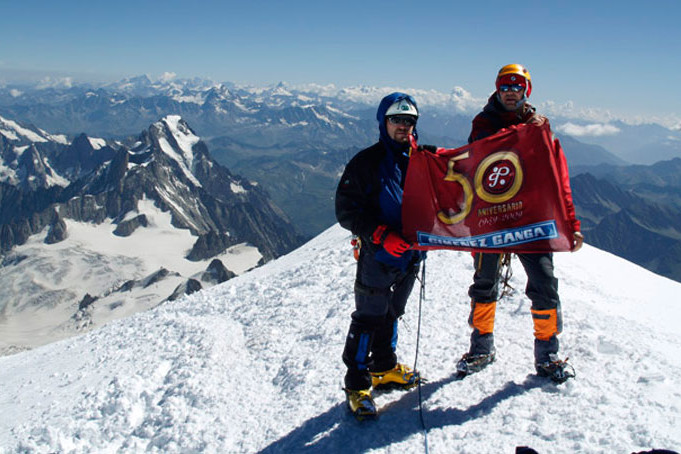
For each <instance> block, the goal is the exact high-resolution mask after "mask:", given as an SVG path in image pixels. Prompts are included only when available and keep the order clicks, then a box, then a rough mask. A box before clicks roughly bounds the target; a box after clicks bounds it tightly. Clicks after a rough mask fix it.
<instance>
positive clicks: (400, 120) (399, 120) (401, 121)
mask: <svg viewBox="0 0 681 454" xmlns="http://www.w3.org/2000/svg"><path fill="white" fill-rule="evenodd" d="M388 121H389V122H390V123H391V124H394V125H405V126H415V125H416V118H414V117H412V116H410V115H402V116H393V117H388Z"/></svg>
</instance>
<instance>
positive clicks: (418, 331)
mask: <svg viewBox="0 0 681 454" xmlns="http://www.w3.org/2000/svg"><path fill="white" fill-rule="evenodd" d="M420 280H421V289H420V291H419V318H418V324H417V328H416V354H415V355H414V371H417V370H418V369H417V368H416V363H417V361H418V358H419V343H420V341H421V307H422V306H423V301H424V300H425V299H426V259H425V258H424V259H423V268H422V269H421V279H420ZM419 375H420V374H419ZM418 390H419V420H420V421H421V428H422V429H423V443H424V445H425V449H426V454H428V428H427V427H426V421H425V420H424V419H423V398H422V396H421V377H419V381H418Z"/></svg>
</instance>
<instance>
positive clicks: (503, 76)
mask: <svg viewBox="0 0 681 454" xmlns="http://www.w3.org/2000/svg"><path fill="white" fill-rule="evenodd" d="M516 76H520V77H522V78H523V79H525V80H524V81H519V80H516ZM523 82H524V83H523ZM513 83H517V84H520V85H524V86H525V96H527V97H528V98H529V96H530V93H532V77H531V76H530V72H529V71H528V70H527V69H525V67H524V66H523V65H519V64H517V63H511V64H510V65H506V66H504V67H502V68H501V69H500V70H499V73H498V74H497V81H496V86H497V90H499V87H500V86H501V85H504V84H513Z"/></svg>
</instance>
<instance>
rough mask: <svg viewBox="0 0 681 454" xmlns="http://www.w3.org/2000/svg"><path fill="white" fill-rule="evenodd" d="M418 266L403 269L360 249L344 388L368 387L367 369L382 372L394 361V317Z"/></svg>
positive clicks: (401, 309) (401, 307)
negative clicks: (377, 259) (376, 258)
mask: <svg viewBox="0 0 681 454" xmlns="http://www.w3.org/2000/svg"><path fill="white" fill-rule="evenodd" d="M418 270H419V264H418V263H416V264H412V265H410V266H409V267H407V270H406V271H402V270H401V269H399V268H395V267H392V266H389V265H386V264H384V263H381V262H378V261H376V260H375V258H374V255H373V254H372V253H371V252H370V251H366V250H365V249H362V251H361V252H360V257H359V261H358V262H357V276H356V279H355V311H354V312H353V313H352V321H351V323H350V329H349V330H348V335H347V337H346V340H345V348H344V350H343V362H344V363H345V365H346V366H347V367H348V370H347V373H346V375H345V387H346V388H348V389H355V390H358V389H368V388H370V387H371V375H370V372H383V371H386V370H389V369H392V368H393V367H395V365H396V364H397V355H396V353H395V351H396V348H397V323H398V322H397V321H398V319H399V318H400V317H401V316H402V315H403V314H404V309H405V306H406V304H407V300H408V299H409V295H410V294H411V291H412V289H413V287H414V282H415V280H416V276H417V274H418Z"/></svg>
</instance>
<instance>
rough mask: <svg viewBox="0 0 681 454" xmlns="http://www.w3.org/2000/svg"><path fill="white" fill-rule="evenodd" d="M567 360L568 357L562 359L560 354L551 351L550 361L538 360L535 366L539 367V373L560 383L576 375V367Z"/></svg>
mask: <svg viewBox="0 0 681 454" xmlns="http://www.w3.org/2000/svg"><path fill="white" fill-rule="evenodd" d="M567 360H568V358H565V359H564V360H560V359H558V355H556V354H555V353H551V354H550V355H549V360H548V361H545V362H537V363H535V364H534V367H535V369H537V375H539V376H540V377H548V378H550V379H551V380H553V381H554V382H555V383H559V384H560V383H564V382H566V381H567V380H568V379H569V378H574V376H575V369H574V368H573V367H572V366H571V365H570V364H569V363H568V362H567Z"/></svg>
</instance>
